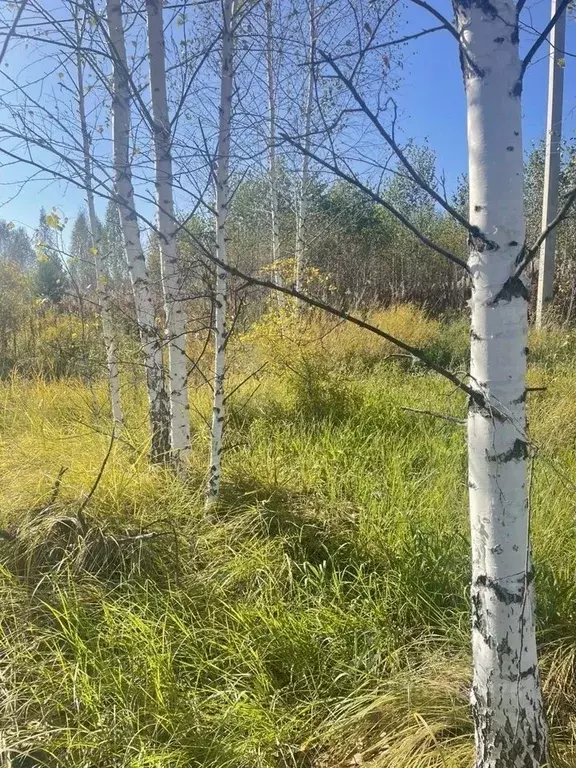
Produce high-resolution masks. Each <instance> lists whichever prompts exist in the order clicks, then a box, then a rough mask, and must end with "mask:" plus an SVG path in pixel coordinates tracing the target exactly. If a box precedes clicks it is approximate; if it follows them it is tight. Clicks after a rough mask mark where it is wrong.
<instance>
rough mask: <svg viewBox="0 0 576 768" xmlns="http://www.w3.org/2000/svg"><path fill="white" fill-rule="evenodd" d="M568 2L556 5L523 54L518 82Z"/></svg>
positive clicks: (562, 1)
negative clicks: (540, 30)
mask: <svg viewBox="0 0 576 768" xmlns="http://www.w3.org/2000/svg"><path fill="white" fill-rule="evenodd" d="M412 1H413V2H416V0H412ZM568 3H569V0H561V2H560V3H559V5H558V7H557V8H556V13H555V14H554V15H553V16H552V18H551V19H550V21H549V22H548V24H546V26H545V27H544V29H543V30H542V32H541V33H540V35H539V36H538V38H537V39H536V41H535V42H534V45H533V46H532V48H530V50H529V51H528V53H527V54H526V56H524V61H523V62H522V66H521V68H520V77H519V78H518V82H519V83H522V80H523V78H524V74H525V73H526V70H527V68H528V65H529V64H530V62H531V61H532V59H533V58H534V56H535V55H536V53H537V51H538V49H539V48H540V46H541V45H542V43H543V42H544V41H545V40H546V38H547V37H548V35H549V34H550V32H551V31H552V30H553V29H554V27H555V25H556V22H557V21H558V19H559V18H560V16H561V15H562V14H563V13H564V12H565V10H566V7H567V5H568Z"/></svg>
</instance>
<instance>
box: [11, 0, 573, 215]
mask: <svg viewBox="0 0 576 768" xmlns="http://www.w3.org/2000/svg"><path fill="white" fill-rule="evenodd" d="M406 5H407V8H406V15H405V21H404V22H403V23H402V27H401V32H400V34H407V33H410V32H414V31H419V30H421V29H425V28H426V27H430V26H435V25H436V23H437V22H436V21H435V20H433V19H431V17H430V16H429V15H428V13H427V12H426V11H425V10H423V9H421V8H418V7H416V6H413V5H412V4H411V3H409V2H408V3H407V4H406ZM435 7H436V8H437V9H438V10H440V11H441V12H442V13H443V14H444V15H445V16H447V17H448V18H452V9H451V5H450V3H449V2H447V0H436V2H435ZM549 12H550V9H549V0H533V1H532V2H530V0H528V2H527V5H526V9H525V11H524V13H523V20H524V21H525V22H526V23H528V24H530V25H531V26H533V27H535V28H537V29H542V28H543V27H544V25H545V24H546V21H547V19H548V16H549ZM404 30H405V31H404ZM533 39H534V36H533V34H531V33H528V32H522V34H521V40H522V47H523V49H524V50H526V49H527V48H528V47H529V46H530V45H531V42H532V40H533ZM566 48H567V51H569V52H570V51H574V52H576V20H574V19H573V18H569V20H568V24H567V45H566ZM547 54H548V46H547V45H545V46H543V47H542V49H541V52H540V54H539V55H538V56H537V57H536V60H535V62H534V63H533V64H532V66H531V67H530V68H529V70H528V73H527V76H526V81H525V88H524V94H523V114H524V147H525V150H526V151H529V149H530V147H531V146H532V145H533V144H534V143H537V142H538V141H539V140H540V139H541V138H542V136H543V134H544V129H545V115H546V88H547V74H548V62H547ZM30 55H31V52H26V51H24V50H23V49H22V48H21V47H17V48H16V49H15V50H14V51H13V52H12V53H11V55H10V56H9V59H8V62H9V67H10V69H11V70H12V71H13V70H14V68H17V67H30V66H31V62H30ZM404 55H405V59H404V64H403V69H402V74H401V81H400V88H399V91H398V93H397V94H396V100H397V102H398V108H399V113H400V119H399V126H398V128H399V129H400V130H401V131H402V132H403V134H404V136H405V137H406V138H413V139H415V140H416V142H418V143H420V142H423V141H425V140H427V141H428V143H429V145H430V146H431V147H432V148H433V149H435V150H436V152H437V157H438V171H439V172H442V171H443V172H444V173H445V175H446V180H447V184H448V188H449V189H454V188H455V184H456V180H457V178H458V176H459V175H460V174H462V173H463V172H465V171H466V163H467V160H466V119H465V104H464V91H463V85H462V77H461V73H460V66H459V62H458V52H457V47H456V43H455V41H454V40H453V39H452V38H451V37H450V35H449V34H447V33H445V32H436V33H434V34H432V35H428V36H426V37H423V38H420V39H419V40H417V41H416V42H415V43H413V44H410V45H409V46H406V48H405V51H404ZM573 62H574V63H573ZM41 67H42V64H41V63H38V64H32V67H31V71H34V70H38V69H40V68H41ZM575 67H576V59H571V58H569V57H567V59H566V72H565V101H564V104H565V106H564V117H565V120H564V136H565V137H566V138H571V137H572V136H573V135H574V133H575V128H576V89H575V88H574V76H573V74H572V72H573V70H574V68H575ZM0 161H1V158H0ZM28 173H29V171H28V169H27V168H26V167H22V168H14V167H11V168H4V169H2V168H1V167H0V177H2V180H3V181H6V180H7V179H10V180H15V179H22V178H24V177H26V175H27V174H28ZM13 194H14V188H13V187H3V186H1V185H0V218H4V219H7V220H12V221H14V222H15V223H19V224H24V225H25V226H27V227H30V228H33V227H34V226H35V225H36V222H37V220H38V211H39V208H40V206H42V205H43V206H45V207H46V208H51V207H52V206H54V205H55V206H58V208H59V209H61V210H62V211H63V213H64V214H65V215H67V216H69V217H70V218H73V217H74V216H75V215H76V213H77V211H78V209H79V208H80V207H82V205H83V195H82V192H81V191H80V190H78V189H74V188H72V187H71V186H68V187H65V186H63V185H60V184H59V185H56V184H46V183H45V182H44V183H34V184H30V185H29V186H27V187H26V189H25V190H24V191H23V192H22V193H21V194H19V195H18V196H16V197H14V198H13V199H10V198H12V196H13ZM100 207H101V208H102V207H103V205H102V206H100Z"/></svg>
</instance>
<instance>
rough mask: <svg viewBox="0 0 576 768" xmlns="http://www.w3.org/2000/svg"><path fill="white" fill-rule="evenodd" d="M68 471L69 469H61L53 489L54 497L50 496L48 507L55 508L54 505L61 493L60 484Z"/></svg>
mask: <svg viewBox="0 0 576 768" xmlns="http://www.w3.org/2000/svg"><path fill="white" fill-rule="evenodd" d="M67 471H68V467H60V471H59V472H58V477H57V478H56V480H55V481H54V487H53V488H52V495H51V496H50V501H49V502H48V507H52V506H54V503H55V502H56V499H57V498H58V494H59V493H60V484H61V483H62V478H63V477H64V473H65V472H67Z"/></svg>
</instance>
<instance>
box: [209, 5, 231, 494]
mask: <svg viewBox="0 0 576 768" xmlns="http://www.w3.org/2000/svg"><path fill="white" fill-rule="evenodd" d="M222 12H223V18H222V22H223V28H222V69H221V79H220V114H219V127H218V152H217V167H216V256H217V258H218V259H219V260H220V261H221V262H222V263H223V264H227V263H228V259H227V253H226V244H227V232H226V220H227V217H228V205H229V201H230V189H229V167H230V132H231V112H232V92H233V87H234V62H233V58H234V28H233V25H234V16H235V2H234V0H224V2H223V5H222ZM227 307H228V273H227V272H226V270H225V269H224V268H222V267H220V266H219V265H217V266H216V286H215V292H214V347H215V353H214V355H215V357H214V405H213V409H212V440H211V447H210V466H209V469H208V486H207V491H206V505H207V506H210V505H212V504H213V503H214V502H215V501H216V500H217V499H218V495H219V493H220V476H221V468H222V447H223V443H222V440H223V427H224V405H225V400H224V383H225V376H226V342H227V340H228V328H227V324H226V314H227Z"/></svg>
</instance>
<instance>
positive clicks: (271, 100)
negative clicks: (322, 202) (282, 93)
mask: <svg viewBox="0 0 576 768" xmlns="http://www.w3.org/2000/svg"><path fill="white" fill-rule="evenodd" d="M265 10H266V83H267V89H268V170H269V174H270V220H271V224H272V273H273V275H274V280H275V281H276V282H277V283H280V282H281V280H282V278H281V275H280V271H279V260H280V223H279V221H278V168H277V161H276V87H275V82H274V80H275V78H274V72H275V70H274V64H275V62H274V20H273V15H272V0H266V2H265Z"/></svg>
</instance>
